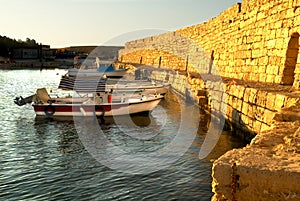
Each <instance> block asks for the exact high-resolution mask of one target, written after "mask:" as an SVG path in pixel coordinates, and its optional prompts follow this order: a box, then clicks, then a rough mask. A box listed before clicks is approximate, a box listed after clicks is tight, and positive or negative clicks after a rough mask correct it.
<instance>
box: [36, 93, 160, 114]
mask: <svg viewBox="0 0 300 201" xmlns="http://www.w3.org/2000/svg"><path fill="white" fill-rule="evenodd" d="M162 98H163V97H162V96H157V97H153V98H148V99H147V100H140V99H136V100H134V99H131V100H130V102H126V103H110V104H109V103H107V104H99V105H94V104H84V103H82V104H69V103H68V104H66V103H63V104H61V103H53V104H33V105H32V106H33V108H34V111H35V113H36V115H37V116H50V117H51V116H53V117H56V116H57V117H58V116H59V117H62V116H66V117H67V116H99V117H101V116H102V117H103V116H118V115H128V114H136V113H141V112H148V111H152V110H153V109H154V108H155V107H156V106H157V105H158V104H159V102H160V100H161V99H162Z"/></svg>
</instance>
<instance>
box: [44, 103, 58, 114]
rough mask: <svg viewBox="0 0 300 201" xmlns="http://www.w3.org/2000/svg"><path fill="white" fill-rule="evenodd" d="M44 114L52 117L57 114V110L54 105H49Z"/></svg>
mask: <svg viewBox="0 0 300 201" xmlns="http://www.w3.org/2000/svg"><path fill="white" fill-rule="evenodd" d="M44 112H45V114H46V115H47V116H52V115H53V114H54V113H55V108H54V107H53V106H52V105H47V107H45V110H44Z"/></svg>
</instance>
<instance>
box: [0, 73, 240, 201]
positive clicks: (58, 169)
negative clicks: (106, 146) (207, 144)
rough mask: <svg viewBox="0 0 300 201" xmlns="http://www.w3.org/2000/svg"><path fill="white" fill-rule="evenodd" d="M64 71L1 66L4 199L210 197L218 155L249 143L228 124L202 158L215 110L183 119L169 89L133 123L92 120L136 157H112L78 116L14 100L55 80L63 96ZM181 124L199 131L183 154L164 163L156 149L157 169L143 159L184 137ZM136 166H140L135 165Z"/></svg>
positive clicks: (0, 180)
mask: <svg viewBox="0 0 300 201" xmlns="http://www.w3.org/2000/svg"><path fill="white" fill-rule="evenodd" d="M65 73H66V71H65V70H61V69H52V70H42V71H39V70H0V94H1V99H0V102H1V104H0V109H1V115H0V126H1V130H0V200H6V201H9V200H210V199H211V197H212V192H211V182H212V178H211V168H212V163H213V161H214V160H216V159H217V158H218V157H219V156H221V155H222V154H224V153H225V152H226V151H228V150H231V149H233V148H237V147H241V146H244V143H243V142H241V141H240V140H239V139H237V138H235V137H233V136H232V135H231V133H230V132H227V131H223V132H222V135H221V136H220V138H219V140H218V143H217V145H216V146H215V148H214V149H213V150H212V151H211V152H210V154H209V155H208V156H207V157H206V158H204V159H201V160H200V159H199V157H198V155H199V151H200V149H201V145H202V143H203V141H204V139H205V137H206V133H207V130H208V125H209V124H210V119H209V116H208V115H206V114H202V113H200V114H199V115H198V116H193V115H189V118H190V119H189V120H188V121H190V122H193V121H198V122H199V125H198V126H197V127H188V126H186V125H184V126H182V125H181V124H182V120H181V118H182V113H181V107H180V101H179V99H178V97H177V96H176V95H175V94H173V93H168V94H167V96H166V98H165V99H164V100H162V101H161V103H160V104H159V106H158V107H157V108H156V109H155V110H154V111H153V112H152V113H150V115H145V114H141V115H134V116H132V117H130V120H131V121H132V122H133V123H134V126H133V127H132V124H128V118H127V119H126V118H125V117H120V118H117V119H114V118H105V119H104V121H102V120H101V121H100V120H98V119H96V120H95V119H92V120H91V121H89V125H92V126H93V124H97V126H98V128H99V129H100V130H101V133H102V134H103V137H104V138H105V140H106V141H108V142H109V143H110V144H113V145H114V146H115V147H118V149H120V150H123V152H125V153H126V154H127V155H126V156H124V157H125V158H126V160H127V157H128V161H130V162H128V164H129V165H128V166H126V167H125V166H121V165H120V166H118V165H119V164H117V162H116V161H114V159H115V158H114V156H115V155H114V154H111V155H109V156H110V161H113V162H112V163H110V164H107V163H105V162H103V160H99V158H97V157H95V154H94V153H93V152H92V151H91V149H90V147H88V146H87V145H86V141H84V139H85V136H83V135H82V133H80V130H82V129H81V128H80V126H81V125H78V124H77V125H76V123H75V121H74V120H73V119H72V118H65V119H52V118H36V117H35V114H34V111H33V108H32V106H31V105H30V104H27V105H25V106H22V107H19V106H17V105H15V104H14V102H13V100H14V98H15V97H16V96H20V95H21V96H23V97H27V96H30V95H32V94H34V93H35V91H36V89H37V88H42V87H45V88H46V89H49V88H53V94H57V95H58V96H60V95H61V94H60V93H61V92H60V91H59V90H57V89H56V88H57V86H58V84H59V81H60V77H61V76H62V75H63V74H65ZM193 110H198V108H197V107H193ZM191 114H192V113H191ZM122 118H125V119H122ZM180 126H182V127H184V129H185V132H189V131H191V132H195V133H196V135H195V137H194V138H193V139H192V142H191V143H190V144H189V145H188V148H187V149H186V147H187V146H186V144H184V143H186V142H185V141H183V142H182V144H181V143H180V142H177V143H176V146H175V147H176V150H175V152H176V151H178V150H181V149H182V150H183V153H182V154H180V156H178V158H176V160H174V161H172V162H168V164H167V165H164V166H161V168H160V167H159V165H157V164H160V162H161V161H163V160H164V158H159V157H157V159H158V160H160V161H155V162H153V166H156V167H157V169H153V168H152V169H151V167H149V165H148V164H147V162H149V161H145V164H144V166H143V165H141V164H140V161H139V160H136V161H135V158H134V156H135V155H136V154H137V153H142V154H139V155H138V156H139V157H140V156H143V154H144V155H145V156H147V155H148V154H149V153H156V151H160V152H163V150H164V148H165V147H166V146H167V145H168V144H170V143H171V142H172V141H173V140H174V139H177V138H176V135H177V134H178V129H179V127H180ZM98 149H100V150H101V149H102V147H98ZM185 149H186V150H185ZM165 159H166V158H165ZM105 161H106V162H107V159H106V160H105ZM135 162H136V163H137V165H135ZM138 163H139V164H138ZM116 164H117V165H116ZM134 168H136V169H135V170H136V172H137V174H135V173H134V172H133V171H131V170H133V169H134Z"/></svg>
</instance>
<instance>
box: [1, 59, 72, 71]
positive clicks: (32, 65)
mask: <svg viewBox="0 0 300 201" xmlns="http://www.w3.org/2000/svg"><path fill="white" fill-rule="evenodd" d="M71 67H73V59H60V60H54V61H37V60H22V61H15V62H14V63H1V64H0V69H2V70H18V69H20V70H23V69H33V70H38V69H54V68H61V69H67V68H71Z"/></svg>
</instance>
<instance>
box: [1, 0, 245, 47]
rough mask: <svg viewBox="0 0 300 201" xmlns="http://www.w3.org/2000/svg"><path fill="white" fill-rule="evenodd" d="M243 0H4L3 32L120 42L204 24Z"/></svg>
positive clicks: (55, 40)
mask: <svg viewBox="0 0 300 201" xmlns="http://www.w3.org/2000/svg"><path fill="white" fill-rule="evenodd" d="M237 2H241V0H0V3H1V6H0V23H1V31H0V35H1V36H7V37H9V38H12V39H16V40H18V39H21V40H23V41H25V40H26V38H30V39H34V40H36V42H38V43H42V44H45V45H50V46H51V48H62V47H69V46H76V45H97V46H98V45H120V46H123V45H124V44H125V42H127V41H130V40H134V39H139V38H144V37H147V36H152V35H157V34H160V33H164V32H168V31H175V30H177V29H181V28H184V27H188V26H192V25H196V24H201V23H203V22H205V21H208V20H209V19H211V18H213V17H216V16H218V15H219V14H220V13H221V12H222V11H224V10H226V9H228V8H229V7H231V6H232V5H234V4H235V3H237Z"/></svg>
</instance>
